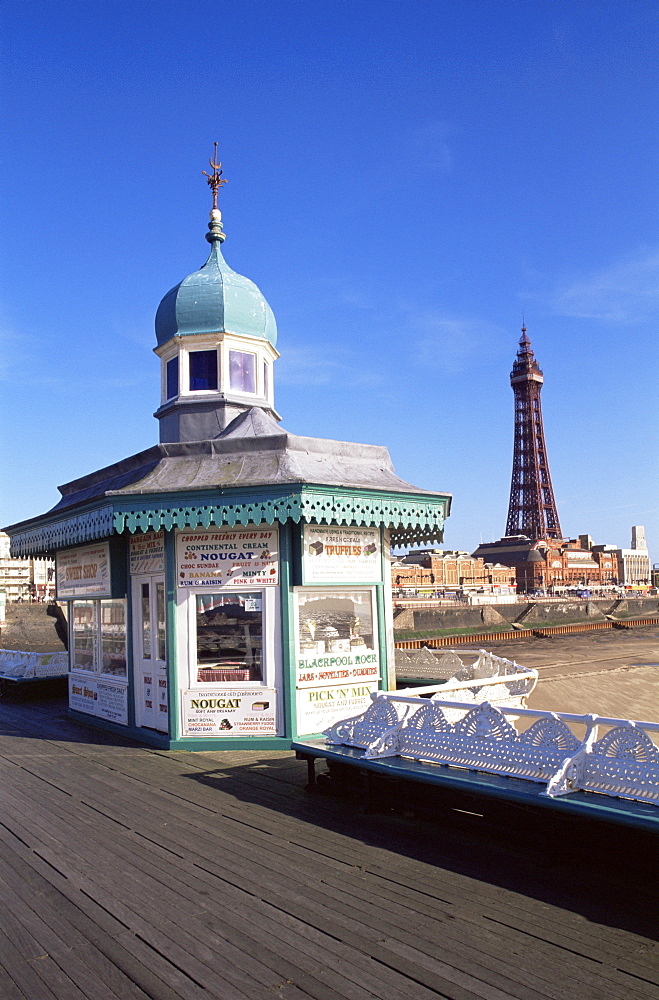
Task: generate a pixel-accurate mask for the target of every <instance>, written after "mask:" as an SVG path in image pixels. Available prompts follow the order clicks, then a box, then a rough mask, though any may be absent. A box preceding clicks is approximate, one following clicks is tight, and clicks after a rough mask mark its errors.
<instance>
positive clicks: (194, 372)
mask: <svg viewBox="0 0 659 1000" xmlns="http://www.w3.org/2000/svg"><path fill="white" fill-rule="evenodd" d="M189 361H190V391H191V392H203V391H204V390H215V389H217V351H190V354H189Z"/></svg>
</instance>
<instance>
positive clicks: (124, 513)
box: [12, 487, 448, 556]
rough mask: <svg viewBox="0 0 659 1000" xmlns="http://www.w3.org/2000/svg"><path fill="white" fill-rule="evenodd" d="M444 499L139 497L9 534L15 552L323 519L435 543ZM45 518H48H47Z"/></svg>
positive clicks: (310, 493)
mask: <svg viewBox="0 0 659 1000" xmlns="http://www.w3.org/2000/svg"><path fill="white" fill-rule="evenodd" d="M447 505H448V498H446V497H439V496H427V495H423V494H421V495H419V496H406V495H401V496H396V495H386V494H384V495H383V494H381V493H376V492H373V494H367V493H363V494H361V493H359V492H357V491H356V492H354V493H352V492H350V493H342V492H340V491H338V490H337V491H336V492H335V491H333V490H323V489H322V488H318V487H311V488H308V489H302V490H299V491H298V490H296V491H295V492H294V493H287V494H284V495H282V496H278V497H272V496H265V497H264V496H263V493H261V495H260V496H259V495H258V493H256V492H255V495H254V496H253V498H251V497H246V496H245V493H242V494H241V495H240V496H229V495H226V494H223V495H222V497H221V500H218V502H208V503H199V502H197V503H195V502H186V500H185V498H184V497H181V498H180V500H178V501H175V502H172V500H171V498H159V497H155V496H150V497H148V498H146V497H142V498H140V500H139V501H137V502H135V501H133V502H132V503H130V502H127V501H125V500H122V501H117V502H116V503H115V504H114V505H113V506H104V507H102V508H101V509H95V510H90V511H87V512H85V513H82V514H79V515H77V516H76V517H62V518H61V519H59V520H57V519H55V518H53V519H52V520H51V521H49V522H46V523H40V524H38V525H37V526H35V527H33V528H27V529H26V530H25V531H22V532H17V533H16V534H13V533H12V535H13V542H12V551H13V553H14V555H21V556H25V555H37V554H39V553H41V552H47V551H52V550H53V549H59V548H64V547H66V546H69V545H77V544H80V543H81V542H88V541H93V540H94V539H97V538H105V537H106V536H107V535H111V534H113V532H117V533H118V534H121V533H123V532H124V531H128V532H130V533H131V534H135V532H142V531H159V530H161V529H162V528H164V529H165V531H172V530H173V529H175V528H210V527H212V526H213V525H217V526H218V527H220V526H222V525H226V526H229V527H233V526H234V525H236V524H242V525H248V524H261V523H262V522H264V521H265V522H266V523H267V524H274V523H275V522H278V523H280V524H284V523H285V522H286V521H293V522H294V523H296V524H297V523H299V522H300V521H301V520H303V519H304V520H305V521H310V522H314V523H317V524H318V523H324V524H330V523H334V524H356V525H367V526H383V527H385V528H389V529H390V533H391V534H390V537H391V544H392V545H395V546H401V545H406V544H411V543H419V544H422V543H432V542H437V541H439V542H441V541H442V539H443V537H444V517H445V514H446V508H447ZM46 516H47V515H46Z"/></svg>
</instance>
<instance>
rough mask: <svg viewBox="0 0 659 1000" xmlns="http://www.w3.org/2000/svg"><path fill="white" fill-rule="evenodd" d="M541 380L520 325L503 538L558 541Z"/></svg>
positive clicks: (514, 376)
mask: <svg viewBox="0 0 659 1000" xmlns="http://www.w3.org/2000/svg"><path fill="white" fill-rule="evenodd" d="M543 382H544V378H543V376H542V372H541V371H540V366H539V365H538V362H537V361H536V360H535V355H534V354H533V351H532V350H531V341H530V340H529V338H528V337H527V336H526V327H525V326H522V336H521V337H520V340H519V350H518V351H517V357H516V359H515V363H514V364H513V370H512V371H511V373H510V384H511V386H512V389H513V392H514V394H515V446H514V451H513V475H512V481H511V484H510V503H509V505H508V520H507V522H506V535H526V537H527V538H534V539H535V538H561V537H562V535H561V526H560V524H559V521H558V511H557V510H556V501H555V500H554V491H553V489H552V485H551V476H550V474H549V463H548V461H547V448H546V446H545V435H544V431H543V429H542V408H541V406H540V390H541V389H542V383H543Z"/></svg>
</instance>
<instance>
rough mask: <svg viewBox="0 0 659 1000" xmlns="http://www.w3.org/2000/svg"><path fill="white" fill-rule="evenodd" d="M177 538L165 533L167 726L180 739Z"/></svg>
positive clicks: (173, 735) (173, 736) (172, 734)
mask: <svg viewBox="0 0 659 1000" xmlns="http://www.w3.org/2000/svg"><path fill="white" fill-rule="evenodd" d="M176 592H177V591H176V538H175V537H174V535H173V534H172V533H171V532H166V533H165V602H166V603H165V607H166V614H167V632H166V642H167V724H168V726H169V733H170V735H171V737H172V738H173V739H177V738H178V737H180V735H181V733H180V725H179V722H180V718H181V713H180V711H179V685H178V643H177V631H176V619H177V606H176Z"/></svg>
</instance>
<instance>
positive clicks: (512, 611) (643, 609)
mask: <svg viewBox="0 0 659 1000" xmlns="http://www.w3.org/2000/svg"><path fill="white" fill-rule="evenodd" d="M652 615H659V599H658V598H656V597H654V598H640V597H639V598H631V599H629V600H626V599H623V600H611V599H610V598H607V599H605V600H591V601H572V600H566V601H529V602H528V603H527V604H498V605H497V604H489V605H485V606H483V607H469V606H468V605H461V606H459V607H451V608H447V607H442V608H419V609H418V610H416V609H414V608H406V609H404V610H401V611H400V612H399V613H398V614H397V615H396V617H395V619H394V629H395V631H397V632H399V631H401V632H402V631H405V632H432V631H436V630H438V629H463V628H475V629H482V628H483V627H485V628H491V627H493V626H496V625H503V626H508V627H511V628H512V627H513V626H514V625H517V626H523V627H525V628H533V627H536V628H538V627H541V626H543V625H562V624H568V623H577V622H582V621H583V622H589V621H606V619H607V618H608V617H609V616H611V617H612V618H620V619H621V620H624V619H625V618H646V617H649V616H652Z"/></svg>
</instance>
